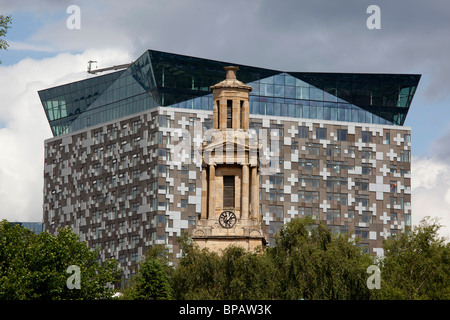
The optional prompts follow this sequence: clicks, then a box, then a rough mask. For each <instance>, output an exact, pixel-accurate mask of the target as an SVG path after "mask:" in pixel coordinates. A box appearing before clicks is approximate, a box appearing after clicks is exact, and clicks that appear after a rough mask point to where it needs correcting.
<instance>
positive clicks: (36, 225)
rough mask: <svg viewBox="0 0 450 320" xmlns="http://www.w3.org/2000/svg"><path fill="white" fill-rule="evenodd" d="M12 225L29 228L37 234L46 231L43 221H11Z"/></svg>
mask: <svg viewBox="0 0 450 320" xmlns="http://www.w3.org/2000/svg"><path fill="white" fill-rule="evenodd" d="M10 224H11V225H16V224H17V225H19V226H22V227H24V228H27V229H28V230H31V231H33V232H34V233H35V234H39V233H41V232H42V231H44V224H43V223H42V222H10Z"/></svg>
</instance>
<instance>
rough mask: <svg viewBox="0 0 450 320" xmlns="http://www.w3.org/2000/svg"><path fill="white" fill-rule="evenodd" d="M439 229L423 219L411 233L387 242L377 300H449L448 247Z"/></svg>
mask: <svg viewBox="0 0 450 320" xmlns="http://www.w3.org/2000/svg"><path fill="white" fill-rule="evenodd" d="M441 227H442V226H441V225H440V224H439V223H438V221H437V220H434V219H430V218H425V219H423V220H422V221H421V222H420V223H419V225H417V226H416V227H414V228H413V230H411V231H409V232H406V233H402V234H400V235H399V236H398V237H397V238H390V239H387V240H386V241H385V243H384V250H385V257H384V259H383V260H382V261H381V262H380V270H381V289H380V290H377V291H376V292H375V294H376V298H378V299H407V300H413V299H421V300H423V299H445V300H448V299H450V244H449V243H446V242H445V239H444V238H440V237H439V236H438V231H439V229H440V228H441Z"/></svg>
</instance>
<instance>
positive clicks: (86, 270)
mask: <svg viewBox="0 0 450 320" xmlns="http://www.w3.org/2000/svg"><path fill="white" fill-rule="evenodd" d="M98 253H99V251H98V250H96V251H92V250H91V249H89V248H88V247H87V245H86V243H85V242H80V241H79V237H78V235H76V234H74V233H73V231H72V230H71V229H70V228H68V227H66V228H61V229H59V230H58V235H57V236H52V235H51V234H49V233H48V232H45V231H44V232H42V233H40V234H38V235H36V234H34V233H33V232H31V231H29V230H28V229H26V228H24V227H22V226H20V225H17V224H10V223H9V222H8V221H6V220H3V221H2V222H1V223H0V299H14V300H22V299H46V300H50V299H52V300H59V299H108V298H111V297H112V295H113V294H114V289H113V288H112V286H111V285H112V284H113V283H114V282H116V281H118V280H119V279H120V271H119V270H118V269H117V266H118V263H117V261H115V260H107V261H105V262H103V263H102V264H100V262H98ZM72 265H74V266H77V267H79V271H80V280H81V281H80V289H69V288H68V286H67V280H68V278H69V277H70V276H71V274H70V273H67V269H68V267H69V266H72Z"/></svg>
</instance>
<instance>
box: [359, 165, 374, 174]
mask: <svg viewBox="0 0 450 320" xmlns="http://www.w3.org/2000/svg"><path fill="white" fill-rule="evenodd" d="M361 173H362V174H366V175H372V166H371V165H366V164H363V165H362V169H361Z"/></svg>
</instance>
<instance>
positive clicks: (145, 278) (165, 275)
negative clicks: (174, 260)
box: [123, 245, 172, 300]
mask: <svg viewBox="0 0 450 320" xmlns="http://www.w3.org/2000/svg"><path fill="white" fill-rule="evenodd" d="M168 257H169V255H168V252H167V250H166V249H165V248H164V246H159V245H157V246H155V247H153V248H150V249H149V250H148V251H147V252H146V254H145V258H144V260H143V261H141V262H140V263H139V264H137V273H136V275H135V276H134V278H133V279H132V280H131V284H130V286H129V287H128V288H127V289H126V290H125V291H124V296H123V299H126V300H155V299H164V300H167V299H171V298H172V288H171V286H170V283H169V277H170V274H171V267H170V265H169V258H168Z"/></svg>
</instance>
